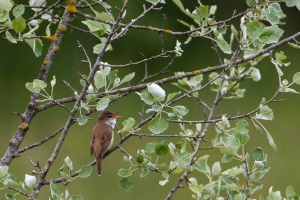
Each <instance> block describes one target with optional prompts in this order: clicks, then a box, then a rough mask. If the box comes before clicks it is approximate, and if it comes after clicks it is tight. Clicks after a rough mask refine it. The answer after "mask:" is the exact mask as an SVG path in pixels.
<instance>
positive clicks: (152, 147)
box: [145, 141, 158, 153]
mask: <svg viewBox="0 0 300 200" xmlns="http://www.w3.org/2000/svg"><path fill="white" fill-rule="evenodd" d="M157 144H158V143H157V142H156V141H154V142H149V143H147V144H146V146H145V152H146V153H154V152H155V147H156V145H157Z"/></svg>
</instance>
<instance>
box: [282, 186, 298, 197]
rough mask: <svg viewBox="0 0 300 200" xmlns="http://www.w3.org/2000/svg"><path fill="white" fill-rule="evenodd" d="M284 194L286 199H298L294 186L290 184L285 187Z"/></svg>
mask: <svg viewBox="0 0 300 200" xmlns="http://www.w3.org/2000/svg"><path fill="white" fill-rule="evenodd" d="M285 195H286V197H287V199H299V196H298V195H297V194H296V192H295V191H294V188H293V187H292V186H288V187H287V188H286V189H285Z"/></svg>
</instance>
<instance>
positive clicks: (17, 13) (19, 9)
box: [12, 4, 25, 17]
mask: <svg viewBox="0 0 300 200" xmlns="http://www.w3.org/2000/svg"><path fill="white" fill-rule="evenodd" d="M24 12H25V7H24V6H23V5H22V4H20V5H17V6H16V7H14V9H13V12H12V13H13V16H14V17H20V16H21V15H23V14H24Z"/></svg>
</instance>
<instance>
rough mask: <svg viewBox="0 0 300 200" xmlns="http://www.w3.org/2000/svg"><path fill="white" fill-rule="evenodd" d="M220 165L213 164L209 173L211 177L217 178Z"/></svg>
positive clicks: (217, 163) (218, 163)
mask: <svg viewBox="0 0 300 200" xmlns="http://www.w3.org/2000/svg"><path fill="white" fill-rule="evenodd" d="M221 170H222V168H221V165H220V162H215V163H214V164H213V166H212V168H211V172H212V175H213V176H217V175H219V174H220V173H221Z"/></svg>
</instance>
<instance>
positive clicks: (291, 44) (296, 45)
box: [288, 42, 300, 49]
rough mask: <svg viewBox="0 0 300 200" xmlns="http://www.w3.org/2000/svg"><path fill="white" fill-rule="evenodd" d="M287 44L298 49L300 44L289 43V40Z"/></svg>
mask: <svg viewBox="0 0 300 200" xmlns="http://www.w3.org/2000/svg"><path fill="white" fill-rule="evenodd" d="M288 44H289V45H290V46H291V47H294V48H296V49H300V45H298V44H295V43H290V42H288Z"/></svg>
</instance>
